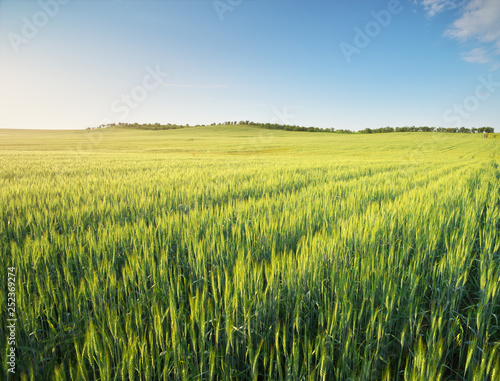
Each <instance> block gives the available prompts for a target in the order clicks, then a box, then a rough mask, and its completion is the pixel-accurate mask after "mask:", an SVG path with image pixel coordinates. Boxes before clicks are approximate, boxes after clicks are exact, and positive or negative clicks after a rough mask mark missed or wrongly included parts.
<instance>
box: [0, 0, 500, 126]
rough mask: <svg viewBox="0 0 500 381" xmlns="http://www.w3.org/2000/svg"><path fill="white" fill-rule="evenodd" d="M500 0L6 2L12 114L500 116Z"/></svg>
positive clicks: (446, 121) (120, 117) (17, 117)
mask: <svg viewBox="0 0 500 381" xmlns="http://www.w3.org/2000/svg"><path fill="white" fill-rule="evenodd" d="M499 110H500V1H499V0H400V1H398V0H389V1H378V0H356V1H352V0H335V1H333V0H332V1H327V0H300V1H297V0H286V1H281V0H215V1H214V0H165V1H161V0H156V1H155V0H151V1H138V0H136V1H133V0H102V1H85V0H40V1H30V0H27V1H13V0H0V128H46V129H48V128H51V129H52V128H53V129H80V128H86V127H88V126H98V125H100V124H103V123H108V122H115V123H119V122H140V123H154V122H159V123H178V124H185V123H189V124H191V125H194V124H205V123H212V122H224V121H226V120H231V121H233V120H238V121H239V120H253V121H256V122H275V123H284V124H297V125H301V126H319V127H334V128H336V129H340V128H348V129H352V130H359V129H364V128H367V127H369V128H378V127H383V126H405V125H416V126H420V125H428V126H444V127H454V126H466V127H473V126H475V127H481V126H492V127H495V129H496V130H497V131H499V130H500V123H499V122H500V111H499Z"/></svg>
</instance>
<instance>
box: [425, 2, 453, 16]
mask: <svg viewBox="0 0 500 381" xmlns="http://www.w3.org/2000/svg"><path fill="white" fill-rule="evenodd" d="M422 5H423V6H424V9H425V10H426V11H427V14H428V15H429V16H434V15H436V14H437V13H440V12H443V11H446V10H448V9H453V8H456V7H457V6H458V5H457V2H456V1H453V0H422Z"/></svg>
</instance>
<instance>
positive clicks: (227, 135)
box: [0, 126, 500, 380]
mask: <svg viewBox="0 0 500 381" xmlns="http://www.w3.org/2000/svg"><path fill="white" fill-rule="evenodd" d="M499 164H500V141H499V140H498V139H484V138H483V137H482V136H479V135H468V134H441V133H389V134H376V135H358V134H352V135H342V134H327V133H308V132H285V131H270V130H262V129H256V128H250V127H243V126H226V127H197V128H187V129H180V130H171V131H138V130H129V129H127V130H125V129H120V128H110V129H102V130H92V131H35V130H31V131H19V130H18V131H16V130H0V205H1V208H0V251H1V253H2V255H0V264H1V273H0V279H1V280H2V282H1V283H2V285H3V286H2V287H3V288H2V292H1V293H0V303H1V305H2V306H3V307H2V308H5V310H7V307H6V306H7V304H8V294H7V284H8V274H9V273H11V274H14V275H15V282H14V283H15V318H16V319H17V321H16V323H15V324H16V330H15V339H16V350H17V363H16V364H17V365H16V366H17V369H18V371H19V375H22V377H24V378H25V379H33V380H42V379H43V380H49V379H61V380H67V379H68V380H70V379H74V380H129V379H130V380H133V379H136V380H160V379H164V380H177V379H178V380H195V379H207V380H209V379H224V380H230V379H234V380H241V379H243V380H280V379H287V380H300V379H308V380H334V379H338V380H349V379H352V380H379V379H383V380H396V379H400V380H403V379H405V380H472V379H474V380H494V379H499V378H500V320H499V319H500V283H499V279H500V193H499V190H500V167H499ZM9 269H10V270H9ZM9 279H12V278H11V277H9ZM9 295H10V294H9ZM8 318H9V316H8V315H7V314H2V317H1V329H2V335H1V337H0V344H1V346H2V347H3V348H6V347H7V334H8V333H7V328H6V327H7V326H8V324H9V323H8V322H7V320H6V319H8ZM4 353H5V351H2V357H1V358H2V361H3V364H2V366H3V367H4V369H7V368H6V365H5V362H6V361H5V360H4V359H5V357H4V356H5V355H4Z"/></svg>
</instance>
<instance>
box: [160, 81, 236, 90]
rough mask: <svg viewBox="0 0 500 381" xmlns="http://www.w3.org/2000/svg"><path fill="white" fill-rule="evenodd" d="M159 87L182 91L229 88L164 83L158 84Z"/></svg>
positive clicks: (223, 86) (224, 86)
mask: <svg viewBox="0 0 500 381" xmlns="http://www.w3.org/2000/svg"><path fill="white" fill-rule="evenodd" d="M160 85H162V86H165V87H177V88H183V89H222V88H229V87H230V86H226V85H182V84H180V85H178V84H174V83H164V82H160Z"/></svg>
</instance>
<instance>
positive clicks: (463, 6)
mask: <svg viewBox="0 0 500 381" xmlns="http://www.w3.org/2000/svg"><path fill="white" fill-rule="evenodd" d="M414 2H415V3H417V2H419V3H420V4H421V5H422V6H423V7H424V9H425V11H426V12H427V14H428V15H429V16H434V15H436V14H437V13H440V12H444V11H447V10H450V9H457V12H458V18H457V19H456V20H455V21H454V22H453V23H452V24H451V25H450V27H449V28H448V29H447V30H446V31H445V33H444V35H445V36H447V37H450V38H453V39H455V40H458V41H460V42H462V43H466V42H467V43H468V44H469V45H470V44H475V45H476V48H474V49H472V50H470V51H468V52H466V53H464V54H462V58H463V60H464V61H467V62H472V63H481V64H485V63H491V62H492V61H493V63H492V65H493V68H494V70H496V69H497V68H498V62H497V61H498V60H495V56H498V55H500V0H414ZM469 49H470V48H469Z"/></svg>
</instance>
